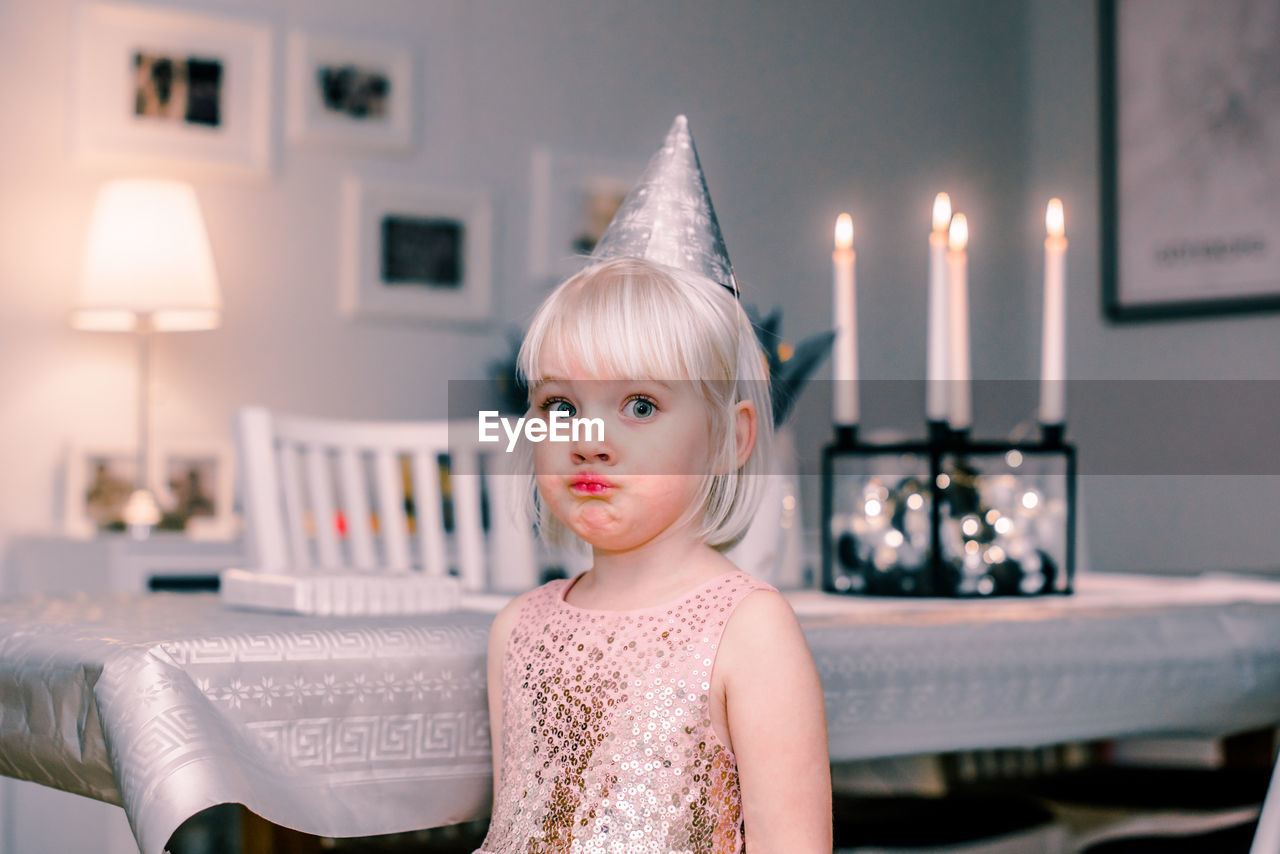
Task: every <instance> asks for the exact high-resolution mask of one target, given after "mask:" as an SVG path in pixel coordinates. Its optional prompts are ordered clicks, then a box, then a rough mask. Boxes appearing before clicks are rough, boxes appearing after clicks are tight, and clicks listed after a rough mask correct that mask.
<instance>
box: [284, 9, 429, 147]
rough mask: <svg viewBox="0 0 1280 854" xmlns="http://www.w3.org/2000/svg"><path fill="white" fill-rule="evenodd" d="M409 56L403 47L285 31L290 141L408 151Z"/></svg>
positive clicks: (410, 124)
mask: <svg viewBox="0 0 1280 854" xmlns="http://www.w3.org/2000/svg"><path fill="white" fill-rule="evenodd" d="M413 88H414V87H413V54H412V53H411V52H410V50H409V48H408V47H407V46H406V45H401V44H394V43H387V42H365V41H350V40H347V39H338V38H324V37H320V36H313V35H308V34H305V33H301V32H292V33H290V34H289V50H288V90H289V106H288V129H289V139H290V140H291V141H292V142H294V143H299V144H304V145H309V144H318V145H331V146H337V147H343V148H371V149H408V148H410V146H411V144H412V137H413V99H414V91H413Z"/></svg>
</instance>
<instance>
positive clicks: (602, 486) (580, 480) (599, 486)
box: [569, 474, 614, 495]
mask: <svg viewBox="0 0 1280 854" xmlns="http://www.w3.org/2000/svg"><path fill="white" fill-rule="evenodd" d="M613 486H614V485H613V482H612V481H611V480H609V479H608V478H606V477H601V476H600V475H597V474H578V475H574V476H573V477H572V478H570V479H569V489H571V490H572V491H574V492H576V493H578V494H580V495H603V494H604V493H606V492H608V491H609V490H611V489H613Z"/></svg>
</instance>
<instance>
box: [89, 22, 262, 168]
mask: <svg viewBox="0 0 1280 854" xmlns="http://www.w3.org/2000/svg"><path fill="white" fill-rule="evenodd" d="M75 45H76V50H75V63H74V71H73V84H72V92H73V95H72V98H71V108H72V116H71V127H72V147H73V150H74V154H75V156H76V158H77V159H78V160H79V161H80V162H81V163H83V164H85V165H91V166H97V165H105V166H111V167H124V168H135V169H136V168H147V169H155V168H161V169H167V170H177V171H182V172H187V171H193V170H194V171H202V172H203V171H209V172H215V173H221V174H230V175H236V176H244V177H261V176H265V175H268V174H269V173H270V172H271V169H272V146H271V139H272V134H271V93H272V59H271V32H270V30H269V29H268V28H267V27H265V26H260V25H257V24H252V23H247V22H244V21H241V20H236V19H233V18H223V17H216V16H213V15H207V14H203V13H194V12H185V11H175V10H171V9H161V8H156V7H144V6H132V5H123V4H108V3H88V4H85V5H83V6H81V7H80V8H79V9H78V10H77V15H76V38H75Z"/></svg>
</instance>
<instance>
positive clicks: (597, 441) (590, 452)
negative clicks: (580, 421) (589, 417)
mask: <svg viewBox="0 0 1280 854" xmlns="http://www.w3.org/2000/svg"><path fill="white" fill-rule="evenodd" d="M569 454H570V457H571V458H572V459H573V462H574V464H575V465H583V464H585V463H601V464H603V465H610V464H612V463H614V462H617V453H616V452H615V450H614V448H613V447H612V446H611V445H610V444H609V442H607V441H606V440H605V437H604V431H603V430H596V429H584V430H583V432H582V433H580V434H579V435H578V436H576V437H574V441H573V442H572V443H571V444H570V446H569Z"/></svg>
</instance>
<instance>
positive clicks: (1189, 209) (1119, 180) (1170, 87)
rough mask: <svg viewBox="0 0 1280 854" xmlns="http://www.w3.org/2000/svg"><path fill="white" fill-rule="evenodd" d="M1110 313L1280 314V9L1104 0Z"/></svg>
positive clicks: (1240, 0)
mask: <svg viewBox="0 0 1280 854" xmlns="http://www.w3.org/2000/svg"><path fill="white" fill-rule="evenodd" d="M1099 20H1100V27H1101V32H1100V43H1099V47H1100V50H1099V55H1100V58H1101V67H1100V83H1101V93H1100V94H1101V104H1102V117H1101V118H1102V121H1101V127H1102V281H1103V307H1104V311H1105V313H1106V315H1107V316H1108V317H1109V318H1111V319H1113V320H1146V319H1154V318H1167V317H1185V316H1192V315H1206V314H1219V313H1225V312H1241V311H1259V310H1277V309H1280V160H1277V158H1276V157H1275V151H1276V150H1277V147H1278V146H1280V78H1276V76H1275V75H1268V74H1266V73H1264V72H1265V69H1267V68H1271V67H1272V66H1273V65H1274V64H1275V62H1274V60H1275V50H1276V46H1275V43H1274V40H1273V39H1272V37H1271V34H1272V33H1274V32H1276V30H1277V28H1278V27H1280V0H1219V2H1216V3H1204V2H1201V0H1102V3H1101V5H1100V7H1099Z"/></svg>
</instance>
